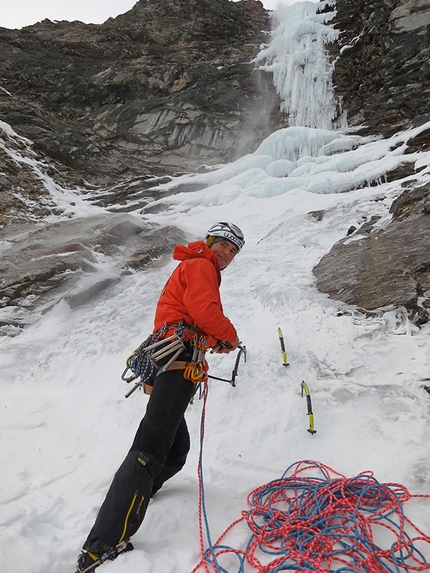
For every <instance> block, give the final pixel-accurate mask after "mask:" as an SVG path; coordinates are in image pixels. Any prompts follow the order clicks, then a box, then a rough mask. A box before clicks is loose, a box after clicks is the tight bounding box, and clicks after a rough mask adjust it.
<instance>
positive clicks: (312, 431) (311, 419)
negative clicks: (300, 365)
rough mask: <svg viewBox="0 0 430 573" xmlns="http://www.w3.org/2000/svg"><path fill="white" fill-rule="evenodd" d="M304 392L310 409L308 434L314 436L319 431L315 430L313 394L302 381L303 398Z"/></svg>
mask: <svg viewBox="0 0 430 573" xmlns="http://www.w3.org/2000/svg"><path fill="white" fill-rule="evenodd" d="M303 392H304V393H305V394H306V404H307V407H308V416H309V429H308V432H309V433H310V434H312V435H314V434H316V433H317V431H316V430H315V429H314V413H313V412H312V401H311V393H310V391H309V388H308V385H307V384H306V382H305V381H304V380H302V396H303Z"/></svg>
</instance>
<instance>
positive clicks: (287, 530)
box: [192, 421, 430, 573]
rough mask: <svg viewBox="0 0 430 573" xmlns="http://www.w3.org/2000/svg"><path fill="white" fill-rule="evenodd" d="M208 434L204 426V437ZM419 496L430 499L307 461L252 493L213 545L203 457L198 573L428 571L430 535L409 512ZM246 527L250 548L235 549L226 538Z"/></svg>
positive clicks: (369, 476) (428, 497)
mask: <svg viewBox="0 0 430 573" xmlns="http://www.w3.org/2000/svg"><path fill="white" fill-rule="evenodd" d="M203 435H204V422H203V421H202V425H201V440H203ZM201 449H202V445H201ZM200 456H201V455H200ZM418 499H423V500H424V499H426V500H428V501H430V495H413V494H411V493H409V491H408V490H407V488H406V487H405V486H403V485H400V484H396V483H380V482H378V481H377V480H376V478H375V477H374V475H373V473H372V472H370V471H367V472H363V473H360V474H358V475H357V476H356V477H353V478H347V477H345V476H343V475H342V474H340V473H339V472H337V471H335V470H333V469H331V468H329V467H328V466H325V465H323V464H321V463H318V462H315V461H310V460H303V461H300V462H296V463H294V464H292V465H291V466H290V467H289V468H288V469H287V470H286V471H285V472H284V474H283V475H282V476H281V478H279V479H276V480H273V481H271V482H269V483H267V484H265V485H262V486H260V487H258V488H256V489H255V490H254V491H252V492H251V493H250V494H249V495H248V498H247V501H248V506H249V508H248V510H245V511H242V512H241V515H242V517H241V518H239V519H237V520H236V521H235V522H234V523H232V524H231V525H230V526H229V527H228V528H227V529H226V530H225V531H224V533H223V534H222V535H221V536H220V537H219V538H218V540H217V541H216V542H215V544H212V542H211V536H210V530H209V524H208V518H207V513H206V508H205V496H204V485H203V477H202V461H201V457H200V460H199V525H200V548H201V561H200V562H199V563H198V565H197V566H196V567H195V568H194V569H193V571H192V573H196V572H197V571H198V570H199V569H201V568H203V567H204V570H205V571H206V573H211V572H212V571H213V572H217V573H233V566H234V564H238V565H237V570H236V569H235V571H237V573H244V572H245V571H247V572H248V571H251V570H252V571H254V570H255V571H257V572H258V573H278V572H281V571H295V572H299V571H301V572H306V573H312V572H316V573H328V572H330V573H354V572H358V571H360V572H362V573H400V572H402V573H412V572H416V571H428V570H429V569H430V561H429V555H430V536H429V535H427V534H425V533H424V532H423V531H421V530H420V529H419V528H418V527H417V526H416V525H415V524H414V523H413V522H412V521H411V519H410V518H408V517H407V516H406V515H405V513H404V508H403V505H404V504H405V503H406V502H408V501H409V500H418ZM241 523H245V524H246V525H247V526H248V532H249V531H250V532H251V533H250V536H249V537H248V539H247V540H246V539H245V540H244V543H243V544H242V547H243V548H242V549H235V548H233V547H230V546H228V545H227V544H226V542H225V538H226V537H227V535H228V534H229V532H231V531H232V530H233V528H235V527H236V526H237V525H239V524H241ZM204 528H205V533H206V539H207V544H208V546H207V548H205V543H204V539H203V536H204V533H203V529H204ZM248 535H249V533H248ZM235 538H236V539H237V538H238V532H235ZM245 567H246V568H245Z"/></svg>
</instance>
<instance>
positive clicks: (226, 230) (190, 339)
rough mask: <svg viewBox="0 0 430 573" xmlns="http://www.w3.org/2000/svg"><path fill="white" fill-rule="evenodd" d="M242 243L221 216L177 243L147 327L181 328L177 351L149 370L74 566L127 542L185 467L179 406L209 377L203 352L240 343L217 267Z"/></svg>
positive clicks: (112, 554) (111, 555)
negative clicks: (149, 381) (144, 394)
mask: <svg viewBox="0 0 430 573" xmlns="http://www.w3.org/2000/svg"><path fill="white" fill-rule="evenodd" d="M244 244H245V239H244V236H243V233H242V231H241V230H240V229H239V228H238V227H237V226H236V225H233V224H231V223H225V222H220V223H216V224H215V225H213V226H212V227H211V228H210V229H209V230H208V232H207V234H206V237H205V241H196V242H192V243H189V244H188V246H183V245H177V246H176V247H175V250H174V253H173V258H174V259H175V260H178V261H180V263H179V265H178V266H177V267H176V269H175V270H174V271H173V273H172V275H171V276H170V278H169V279H168V281H167V282H166V284H165V286H164V288H163V290H162V292H161V295H160V298H159V301H158V304H157V308H156V312H155V320H154V331H153V334H154V335H155V334H157V333H160V332H161V333H162V337H163V339H164V338H166V339H167V338H170V339H171V337H172V335H175V333H178V332H179V331H180V334H181V336H180V339H181V343H183V350H182V352H181V354H180V355H179V356H177V358H175V360H174V361H173V362H172V361H171V360H170V362H171V365H170V366H169V368H167V369H163V368H160V369H159V371H158V374H157V375H156V377H155V380H154V382H153V387H152V390H151V393H150V397H149V400H148V404H147V408H146V413H145V415H144V417H143V419H142V421H141V423H140V426H139V428H138V430H137V433H136V435H135V438H134V441H133V443H132V446H131V448H130V451H129V452H128V454H127V456H126V457H125V459H124V461H123V463H122V465H121V466H120V467H119V469H118V471H117V472H116V474H115V476H114V479H113V482H112V484H111V486H110V488H109V490H108V492H107V495H106V498H105V500H104V502H103V504H102V506H101V508H100V510H99V513H98V515H97V518H96V520H95V523H94V526H93V527H92V529H91V531H90V533H89V535H88V537H87V539H86V541H85V543H84V544H83V548H82V552H81V553H80V555H79V557H78V563H77V570H76V573H84V572H85V573H90V572H91V571H93V570H94V569H95V568H96V567H98V566H99V565H100V564H101V563H103V562H104V561H105V560H107V559H115V558H116V557H117V556H118V554H119V553H122V552H125V551H129V550H131V549H133V546H132V544H131V543H130V541H129V539H130V537H131V536H132V535H134V534H135V533H136V531H137V530H138V528H139V527H140V525H141V523H142V521H143V518H144V516H145V512H146V509H147V507H148V502H149V499H150V498H151V496H153V495H154V493H155V492H156V491H158V490H159V489H160V487H161V486H162V485H163V483H164V482H165V481H166V480H168V479H169V478H171V477H172V476H173V475H175V474H176V473H177V472H179V471H180V470H181V469H182V467H183V466H184V464H185V461H186V458H187V455H188V451H189V449H190V437H189V433H188V428H187V424H186V422H185V418H184V413H185V410H186V408H187V406H188V404H189V403H190V401H191V400H192V398H193V396H194V393H195V392H196V388H197V385H198V382H201V381H205V379H206V378H207V362H206V360H205V352H206V350H207V349H209V348H212V349H215V351H216V352H218V353H229V352H232V351H233V350H235V349H236V348H237V347H238V345H239V344H240V341H239V338H238V335H237V332H236V329H235V328H234V326H233V324H232V323H231V322H230V320H229V319H228V318H227V317H226V316H225V315H224V313H223V308H222V304H221V298H220V292H219V287H220V283H221V273H220V271H222V270H224V269H225V268H227V267H228V265H229V264H230V263H231V262H232V260H233V258H234V257H235V256H236V254H237V253H238V252H239V251H240V250H241V248H242V247H243V245H244ZM168 344H170V342H169V343H167V342H166V349H167V352H168ZM196 357H198V358H197V362H195V360H196ZM169 359H170V357H169V356H165V357H164V362H163V361H161V363H164V365H166V364H169ZM190 364H193V368H192V369H191V370H190V368H189V365H190ZM196 364H198V367H196V366H195V365H196Z"/></svg>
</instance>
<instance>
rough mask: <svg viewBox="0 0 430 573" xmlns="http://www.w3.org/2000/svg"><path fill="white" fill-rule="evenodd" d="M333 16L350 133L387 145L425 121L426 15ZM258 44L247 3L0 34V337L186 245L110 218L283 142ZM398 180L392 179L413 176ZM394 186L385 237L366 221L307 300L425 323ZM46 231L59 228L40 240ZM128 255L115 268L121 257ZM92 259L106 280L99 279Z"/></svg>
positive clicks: (422, 247) (418, 4)
mask: <svg viewBox="0 0 430 573" xmlns="http://www.w3.org/2000/svg"><path fill="white" fill-rule="evenodd" d="M330 4H333V2H331V3H330ZM335 4H336V16H335V20H334V21H332V23H334V24H335V26H336V27H337V28H338V29H339V30H340V32H341V33H340V37H339V41H338V43H336V44H334V45H332V46H331V47H330V51H331V53H332V56H333V57H334V58H336V66H335V71H334V78H333V85H334V89H335V95H336V97H337V98H340V100H341V102H342V105H343V110H344V112H346V114H347V120H348V124H349V126H362V129H361V131H360V133H362V134H381V135H382V136H384V137H386V136H390V135H392V134H393V133H395V132H396V131H399V130H401V129H405V128H409V127H411V126H418V125H423V124H424V123H425V122H427V121H429V120H430V85H429V78H430V53H429V52H430V37H429V34H430V0H337V1H336V2H335ZM326 9H327V10H330V11H331V10H332V8H331V7H330V6H328V7H327V8H326ZM269 29H270V19H269V16H268V13H267V12H266V11H265V10H264V8H263V5H262V4H261V2H259V1H258V0H241V1H240V2H231V1H230V0H216V1H213V0H140V1H139V2H137V3H136V4H135V6H134V7H133V8H132V9H131V10H130V11H129V12H127V13H125V14H123V15H121V16H118V17H117V18H115V19H112V18H111V19H109V20H107V21H106V22H105V23H104V24H102V25H86V24H83V23H81V22H51V21H49V20H45V21H43V22H41V23H39V24H36V25H34V26H29V27H27V28H24V29H22V30H7V29H4V28H0V72H1V76H0V77H1V86H0V117H1V119H2V120H3V121H4V122H5V123H1V124H0V226H1V227H2V228H3V229H4V234H7V241H8V244H9V247H8V248H7V250H5V251H4V252H3V253H2V262H1V269H0V271H2V273H1V280H0V307H2V308H1V312H0V327H3V330H4V329H6V333H8V334H10V333H11V332H10V331H9V330H10V329H12V331H13V330H14V329H19V327H20V326H22V325H24V324H25V323H26V322H28V321H29V320H31V316H32V313H33V311H34V310H35V309H40V308H41V309H43V308H46V305H48V306H49V305H50V304H52V303H53V302H55V301H56V300H58V297H61V296H64V295H65V293H66V292H67V293H68V295H67V296H68V300H69V302H70V304H81V303H82V302H85V301H86V300H88V298H91V296H93V295H94V293H97V292H100V291H101V290H103V289H104V288H106V287H107V286H109V285H110V284H112V282H114V281H115V280H116V279H117V277H118V276H120V275H121V273H124V272H132V271H130V269H132V270H133V269H139V268H142V266H145V265H146V264H149V263H151V261H153V260H154V259H158V258H160V256H161V257H162V256H163V255H164V253H167V252H169V253H170V251H171V248H172V246H173V244H174V243H176V242H178V241H182V240H183V237H182V236H181V235H180V234H179V233H178V231H177V230H175V229H169V230H160V229H157V228H146V227H145V228H143V227H140V226H139V225H138V224H137V223H136V220H135V219H133V218H132V217H129V216H128V215H126V214H119V211H121V202H122V198H123V197H126V198H127V202H128V203H129V204H130V203H131V200H133V202H134V207H135V208H136V205H137V204H138V205H144V204H145V202H147V198H148V196H149V197H150V194H151V192H152V191H151V188H152V190H153V186H154V182H156V181H158V182H160V181H163V180H164V178H166V177H167V178H169V177H170V176H171V175H172V174H176V173H178V172H186V171H193V172H194V171H197V170H198V169H199V168H200V166H201V165H205V164H208V165H213V164H216V163H225V162H228V161H231V160H234V159H236V158H237V157H239V156H242V155H243V154H245V153H247V152H249V151H252V150H253V149H255V148H256V147H257V145H258V144H259V143H260V142H261V141H262V140H263V139H264V138H265V137H266V136H267V135H268V134H270V133H271V132H273V131H274V130H276V129H279V128H281V127H285V126H286V125H287V123H288V118H286V117H284V116H283V115H281V113H280V111H279V110H280V102H279V99H278V96H277V95H276V91H275V88H274V86H273V83H272V77H271V75H269V74H268V73H265V72H262V71H255V70H254V68H253V65H252V64H251V61H252V59H253V58H254V57H255V56H256V55H257V53H258V51H259V50H260V46H261V44H262V43H264V42H268V41H269V35H268V31H269ZM7 124H9V125H10V126H12V128H13V129H14V130H15V132H12V131H11V130H10V128H8V126H7ZM429 131H430V130H427V131H422V132H421V134H420V136H418V137H416V138H415V139H413V140H409V150H410V151H411V152H412V151H417V150H421V151H422V150H429V149H430V133H429ZM411 165H412V164H411ZM402 169H403V170H402ZM402 169H398V170H397V171H396V172H392V173H390V178H391V180H393V179H396V180H397V179H401V178H402V177H404V176H405V175H412V174H413V172H412V171H411V169H412V167H405V168H402ZM407 169H409V171H405V170H407ZM47 182H48V184H49V186H50V187H51V188H52V187H55V185H63V186H64V187H67V188H70V187H72V188H75V189H76V188H81V189H85V193H86V197H87V198H89V197H90V198H91V200H92V202H93V203H96V204H99V205H101V206H103V207H106V206H112V205H115V210H116V212H117V214H116V215H114V214H112V213H108V211H106V215H105V216H100V218H96V220H91V221H86V223H88V222H89V223H91V225H92V226H93V227H94V230H95V232H93V231H91V233H89V232H88V228H86V226H85V224H84V223H83V222H80V221H77V226H76V229H75V228H74V223H73V222H72V221H67V219H66V217H67V214H66V213H65V212H62V211H61V208H60V207H59V206H58V205H57V204H54V202H53V201H52V198H51V195H50V194H49V193H48V192H47V188H46V184H47ZM407 185H408V186H407V188H406V189H405V191H404V193H403V194H402V195H401V196H400V197H399V199H397V201H395V203H394V204H393V206H392V215H393V219H392V221H391V222H390V223H389V224H388V226H387V227H386V228H385V229H384V230H377V226H375V225H374V224H375V221H370V222H368V223H367V224H366V225H364V226H363V227H362V228H361V229H358V230H354V233H353V234H351V235H349V236H348V237H346V238H345V239H344V240H342V241H339V242H338V243H337V244H336V245H334V247H333V248H332V249H331V251H330V252H329V253H328V254H327V255H326V256H325V257H323V259H322V260H321V261H320V263H319V264H318V265H317V266H316V268H315V269H314V273H315V275H316V277H317V284H318V288H319V289H320V290H322V291H324V292H327V293H329V295H330V296H332V297H334V298H336V299H338V300H342V301H345V302H346V303H348V304H354V305H357V306H359V307H361V308H365V309H367V310H373V309H377V308H379V307H381V306H382V307H385V306H389V305H400V306H405V307H406V308H407V309H408V311H409V314H410V317H411V318H412V320H414V322H415V323H416V324H422V323H424V322H426V321H427V320H429V310H430V302H429V301H430V276H429V273H430V270H429V269H430V259H429V253H430V244H429V237H430V223H429V220H430V212H429V211H430V207H429V201H430V199H429V197H430V189H429V187H428V186H422V187H417V185H418V183H415V184H414V182H413V180H412V178H409V180H408V184H407ZM182 190H185V189H182ZM82 192H83V191H82ZM91 193H92V195H91ZM69 206H70V207H71V209H72V211H73V201H71V202H70V205H69ZM126 209H127V207H124V210H126ZM48 215H54V216H58V215H62V216H63V217H62V221H61V222H59V223H58V224H56V225H50V224H47V222H46V217H47V216H48ZM322 216H323V215H322ZM57 218H58V217H57ZM44 220H45V222H44V223H42V221H44ZM75 222H76V221H75ZM124 229H127V232H125V231H124ZM108 237H111V239H108ZM47 245H50V247H49V249H48V247H47ZM142 245H143V247H142ZM155 245H156V246H155ZM154 249H155V250H154ZM124 251H126V252H127V253H130V256H129V257H128V261H127V262H126V263H124V261H123V259H121V260H122V262H120V258H118V257H117V255H118V254H120V253H123V252H124ZM95 252H96V253H98V254H99V256H100V257H102V258H103V260H104V261H105V263H106V264H105V266H104V267H103V268H104V269H105V270H104V271H103V273H101V274H100V275H99V273H95V272H93V271H94V269H95V268H96V267H97V269H98V270H99V262H100V261H99V260H98V259H97V257H96V259H97V260H95V259H94V253H95ZM151 264H152V263H151ZM339 269H342V273H341V274H340V273H339ZM84 274H85V276H87V281H86V283H85V285H83V286H82V285H81V286H79V285H80V284H81V283H80V281H81V279H82V277H83V276H84ZM91 276H94V277H95V278H94V280H91ZM8 329H9V330H8ZM12 334H13V332H12Z"/></svg>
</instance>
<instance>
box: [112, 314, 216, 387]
mask: <svg viewBox="0 0 430 573" xmlns="http://www.w3.org/2000/svg"><path fill="white" fill-rule="evenodd" d="M172 330H173V334H172V335H170V336H167V337H166V333H167V334H168V333H169V332H171V331H172ZM190 337H191V338H190ZM187 338H188V340H191V344H192V346H193V356H192V365H191V366H190V364H191V363H187V362H185V361H177V358H178V357H179V355H180V354H182V352H183V351H184V350H185V349H186V347H185V341H186V340H187ZM206 349H207V341H206V338H205V337H204V336H203V335H202V334H201V333H200V331H198V329H197V328H195V327H193V326H191V325H189V324H187V323H185V322H184V321H183V320H181V321H180V322H179V323H178V324H167V323H166V324H164V325H163V326H162V327H161V328H160V329H159V330H158V331H157V332H156V333H154V334H151V335H149V336H148V338H147V339H146V340H145V341H144V342H143V343H142V344H141V345H140V346H139V348H137V349H136V350H135V351H134V352H133V354H132V355H131V356H129V357H128V358H127V360H126V368H125V370H124V372H123V373H122V376H121V379H122V380H124V381H125V382H127V383H130V382H133V381H134V380H136V379H139V380H138V381H137V382H136V383H135V384H134V386H133V388H132V389H131V390H130V391H129V392H127V394H126V395H125V397H126V398H128V397H129V396H131V395H132V394H133V392H135V391H136V390H137V389H138V388H143V389H144V391H145V393H146V394H150V393H151V390H152V387H153V385H154V380H155V377H156V376H157V375H158V374H160V373H161V372H165V371H166V370H187V374H188V375H189V377H187V379H189V380H192V381H193V382H197V381H200V380H202V379H203V378H204V375H205V372H206V371H207V366H206V361H205V359H204V355H205V352H206ZM128 371H130V372H131V374H129V373H128Z"/></svg>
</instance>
